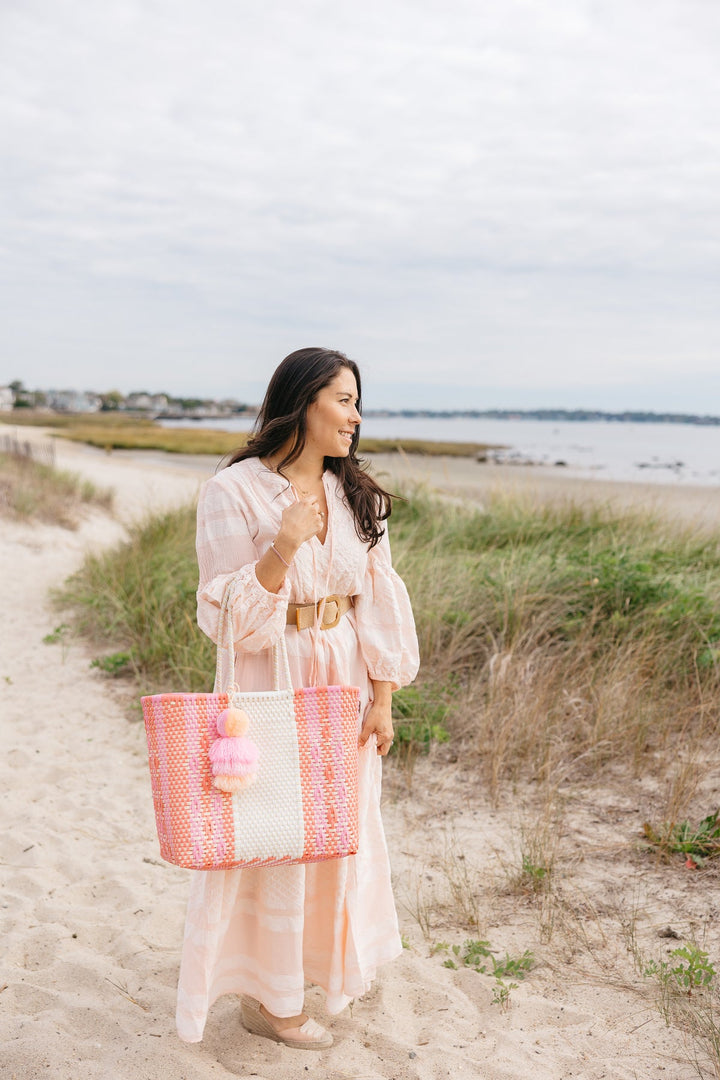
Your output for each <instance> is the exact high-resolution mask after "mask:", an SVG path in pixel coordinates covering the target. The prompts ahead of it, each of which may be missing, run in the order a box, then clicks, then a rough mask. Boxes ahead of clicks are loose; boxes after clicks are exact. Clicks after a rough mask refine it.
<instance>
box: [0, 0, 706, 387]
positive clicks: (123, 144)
mask: <svg viewBox="0 0 720 1080" xmlns="http://www.w3.org/2000/svg"><path fill="white" fill-rule="evenodd" d="M719 31H720V13H719V12H718V11H717V9H716V7H715V5H712V4H710V3H707V2H704V0H659V2H657V3H650V0H644V2H640V0H638V2H636V3H633V4H627V3H623V2H620V0H608V2H604V3H602V4H600V3H597V2H595V0H546V2H545V3H539V2H535V0H509V2H508V3H505V4H502V5H498V4H493V3H491V2H490V0H484V2H480V3H478V2H477V0H473V2H467V3H466V2H464V0H462V2H461V0H452V2H451V3H449V4H448V3H440V2H436V0H415V2H410V0H389V2H385V3H379V2H378V0H369V2H367V3H365V4H363V5H362V6H360V5H354V4H353V5H351V4H350V3H337V2H336V3H333V4H330V3H326V2H325V0H294V2H290V0H267V2H265V3H263V4H262V5H257V4H251V3H249V2H238V0H210V2H208V3H205V4H203V5H200V4H197V3H192V2H190V0H175V2H173V3H170V2H169V0H155V2H153V3H148V2H143V3H141V2H140V0H108V2H107V3H103V4H102V5H90V4H87V3H86V2H83V0H63V2H62V3H55V2H52V3H51V2H50V0H34V2H32V0H30V2H26V3H23V4H22V5H20V4H19V3H17V4H15V5H12V4H10V5H6V7H5V9H4V12H3V15H2V25H1V26H0V32H1V33H0V37H1V40H2V46H0V49H1V53H0V66H1V67H2V72H3V74H2V80H3V84H4V86H3V90H4V92H3V97H2V102H3V103H2V105H0V130H2V131H3V133H4V135H5V139H4V143H5V145H6V146H10V147H11V151H10V153H9V154H8V157H7V163H6V164H7V168H6V176H7V177H8V183H7V209H6V211H5V212H4V213H3V217H2V236H3V240H2V250H3V253H4V256H5V257H4V259H3V262H4V265H5V267H6V270H5V271H4V281H3V287H4V288H5V290H6V292H7V293H8V294H9V295H10V297H11V300H12V305H11V315H10V318H9V319H8V320H7V323H6V325H5V327H4V329H3V331H2V334H3V338H4V341H3V339H2V338H0V343H1V344H3V347H4V352H5V355H6V357H7V358H8V360H7V362H8V363H9V364H11V365H12V364H15V365H16V366H15V367H14V368H12V370H10V369H8V372H7V377H8V378H12V377H14V376H15V377H23V373H25V376H24V377H25V378H26V381H29V382H32V381H38V382H43V381H45V382H48V381H53V382H56V381H57V379H52V380H49V379H48V377H47V373H48V371H49V370H53V368H56V367H57V365H58V364H61V365H63V367H64V369H65V370H66V371H67V374H68V378H67V379H66V380H65V381H74V382H77V383H78V384H87V382H88V379H89V377H90V375H93V378H92V380H91V381H92V382H93V383H94V384H95V385H104V384H105V383H106V382H111V383H114V384H119V383H121V382H122V380H123V379H125V380H133V379H136V378H138V377H139V376H140V375H142V376H143V379H142V381H143V384H148V385H149V383H152V385H153V386H154V385H158V386H159V385H163V386H168V387H169V388H171V389H172V388H174V387H177V388H178V389H194V390H196V391H197V392H200V391H201V390H202V389H203V386H202V381H203V380H204V379H207V380H210V379H211V380H212V381H213V388H212V389H213V392H222V391H223V388H224V389H225V390H227V391H230V389H231V385H230V384H231V382H232V381H233V380H234V379H236V378H237V376H238V365H240V366H241V369H242V372H243V373H245V366H246V365H249V367H250V369H251V370H252V373H253V374H256V373H257V372H258V371H261V372H266V371H269V370H270V369H271V368H272V366H274V364H275V363H276V362H277V360H278V359H279V358H280V357H281V356H282V355H283V352H284V351H289V350H290V349H291V348H294V347H297V346H298V345H301V344H305V343H308V341H312V342H316V343H317V342H326V343H330V344H334V345H337V346H339V347H345V348H346V349H347V350H348V351H350V352H352V353H353V354H354V355H356V356H358V357H359V358H360V359H363V360H365V362H366V363H367V364H368V365H369V370H370V371H371V372H372V373H373V374H375V373H376V374H377V377H379V378H381V379H383V380H387V381H388V382H392V381H393V380H394V379H395V378H396V377H400V378H407V377H410V376H412V377H413V378H415V379H416V380H417V381H419V382H428V383H429V384H432V383H437V382H439V381H442V380H445V379H447V380H450V381H452V382H456V383H458V384H459V385H477V386H481V385H483V384H487V385H492V384H493V383H494V382H496V381H497V380H496V379H495V378H494V375H495V373H496V372H497V371H498V370H501V371H502V373H503V376H504V382H506V383H507V385H508V386H510V387H512V385H517V386H519V387H521V386H525V385H526V384H527V383H528V380H529V381H530V382H531V383H533V382H536V383H537V384H538V385H540V384H541V383H542V385H543V386H547V385H548V384H550V385H556V386H558V387H559V388H560V387H562V386H563V385H564V384H565V383H566V382H567V380H568V379H569V378H571V379H577V378H578V377H579V378H581V379H585V381H586V382H587V385H588V386H589V387H590V386H595V385H597V384H598V383H603V382H607V383H608V384H619V385H622V383H623V381H628V382H633V381H636V382H638V381H640V380H641V378H642V377H643V375H645V374H648V373H651V372H653V371H655V370H657V368H658V366H659V367H660V369H661V370H662V371H663V372H666V373H668V375H670V376H671V375H672V374H673V373H677V374H678V375H679V376H681V375H683V373H685V372H687V371H688V370H694V371H697V372H704V371H705V372H707V371H711V370H712V368H713V364H714V363H716V360H715V358H716V356H717V351H718V345H719V344H720V316H718V313H717V311H716V304H715V303H714V300H713V289H714V287H715V279H716V274H717V266H718V254H719V250H720V235H719V232H720V217H719V216H718V191H719V190H720V188H719V185H718V179H719V175H718V174H719V172H720V152H719V150H718V142H717V138H716V133H717V122H716V117H715V102H717V100H718V98H719V96H720V85H719V84H720V65H718V63H717V59H718V55H717V54H718V41H719ZM18 366H20V367H21V368H22V369H23V370H22V371H20V372H19V373H18ZM149 371H152V372H153V377H152V378H150V379H149V377H148V372H149ZM181 384H182V385H181Z"/></svg>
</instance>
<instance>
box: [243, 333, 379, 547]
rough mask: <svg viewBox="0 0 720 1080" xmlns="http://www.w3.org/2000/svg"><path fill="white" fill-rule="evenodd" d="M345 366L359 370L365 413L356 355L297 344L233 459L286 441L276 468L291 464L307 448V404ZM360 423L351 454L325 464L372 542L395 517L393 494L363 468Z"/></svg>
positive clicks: (269, 453) (263, 453) (262, 453)
mask: <svg viewBox="0 0 720 1080" xmlns="http://www.w3.org/2000/svg"><path fill="white" fill-rule="evenodd" d="M342 368H348V369H349V370H350V371H351V372H352V373H353V375H354V376H355V382H356V384H357V390H358V400H357V410H358V412H359V413H362V397H361V386H360V372H359V371H358V366H357V364H356V363H355V362H354V361H353V360H349V359H348V358H347V356H345V354H344V353H341V352H336V351H335V350H334V349H319V348H315V349H298V350H297V352H294V353H290V355H289V356H286V357H285V359H284V360H283V361H282V363H281V364H279V366H278V367H277V368H276V369H275V372H274V374H273V377H272V378H271V380H270V383H269V385H268V388H267V392H266V394H265V400H264V401H263V403H262V405H261V406H260V412H259V413H258V418H257V420H256V422H255V427H254V428H253V434H252V436H251V437H250V439H249V440H248V443H247V446H244V447H243V448H242V449H241V450H238V451H237V452H236V453H235V454H233V456H232V457H231V458H230V460H229V461H228V465H234V464H235V462H236V461H244V460H245V459H246V458H253V457H258V458H269V457H273V456H274V455H275V454H277V453H278V451H279V450H281V449H282V448H283V447H284V446H287V447H288V448H289V449H288V450H287V453H286V454H285V456H284V457H283V458H282V460H281V461H280V462H279V463H278V465H277V471H278V472H279V473H281V474H282V470H283V469H284V468H286V467H287V466H288V465H292V463H293V461H296V460H297V459H298V458H299V457H300V454H301V453H302V451H303V448H304V446H305V437H306V432H307V421H306V418H307V409H308V405H310V404H312V402H313V401H315V399H316V398H317V396H318V394H319V393H320V391H321V390H322V388H323V387H324V386H327V385H328V383H330V382H332V380H333V379H334V378H335V376H336V375H337V374H338V372H339V371H341V370H342ZM359 438H360V429H359V426H358V427H356V428H355V431H354V432H353V437H352V442H351V443H350V453H349V454H348V455H347V457H326V458H325V460H324V467H325V468H326V469H329V470H330V472H333V473H335V475H336V476H337V477H339V478H340V481H341V483H342V486H343V490H344V492H345V498H346V499H347V501H348V504H349V506H350V509H351V510H352V513H353V517H354V518H355V531H356V532H357V534H358V536H359V537H360V539H361V540H364V541H365V542H366V543H368V544H369V545H370V547H371V548H373V547H375V545H376V544H377V543H378V541H379V540H380V537H381V536H382V535H383V533H384V532H385V530H384V529H383V528H382V527H381V525H380V522H381V521H385V519H386V518H389V517H390V513H391V511H392V501H391V496H390V495H389V493H388V492H387V491H384V490H383V488H381V487H380V485H379V484H378V483H376V481H375V480H373V478H372V476H370V475H369V473H367V472H366V471H365V469H364V468H363V462H362V460H361V459H359V458H358V457H357V446H358V441H359Z"/></svg>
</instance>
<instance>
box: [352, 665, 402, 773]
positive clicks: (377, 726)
mask: <svg viewBox="0 0 720 1080" xmlns="http://www.w3.org/2000/svg"><path fill="white" fill-rule="evenodd" d="M373 691H374V699H373V701H372V702H371V703H370V708H369V709H368V711H367V712H366V714H365V720H364V721H363V726H362V730H361V732H360V739H359V741H358V745H359V747H360V749H361V750H362V749H363V747H364V746H365V745H366V744H367V741H368V739H369V738H370V736H371V735H375V738H376V739H377V752H378V754H380V756H381V757H386V756H387V754H388V752H389V750H390V747H391V746H392V744H393V735H394V731H393V722H392V686H391V684H390V683H381V682H375V681H373Z"/></svg>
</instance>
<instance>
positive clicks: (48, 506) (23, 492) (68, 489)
mask: <svg viewBox="0 0 720 1080" xmlns="http://www.w3.org/2000/svg"><path fill="white" fill-rule="evenodd" d="M112 502H113V494H112V492H111V491H101V490H98V489H97V488H96V487H95V486H94V484H92V483H91V482H90V481H89V480H83V479H82V478H81V477H80V476H77V475H76V474H75V473H71V472H67V471H65V470H62V469H56V468H54V467H53V466H51V465H46V464H44V463H42V462H38V461H35V460H33V458H31V457H28V456H26V455H15V454H6V453H3V454H0V514H2V515H3V516H4V517H10V518H14V519H16V520H20V521H29V520H34V521H43V522H46V523H47V524H50V525H61V526H62V527H63V528H66V529H76V528H77V526H78V524H79V522H80V518H81V516H82V513H83V510H84V509H86V508H87V507H89V506H98V507H101V508H102V509H104V510H110V509H111V508H112Z"/></svg>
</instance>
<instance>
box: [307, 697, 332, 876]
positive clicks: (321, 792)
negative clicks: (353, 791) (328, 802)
mask: <svg viewBox="0 0 720 1080" xmlns="http://www.w3.org/2000/svg"><path fill="white" fill-rule="evenodd" d="M303 697H304V699H305V715H306V717H307V726H308V736H309V739H310V784H311V794H312V816H313V825H314V847H315V852H314V855H315V858H318V859H322V857H323V856H324V855H325V853H326V849H327V845H328V835H327V831H328V821H327V811H326V807H325V783H324V778H325V775H324V774H325V768H324V761H323V758H324V755H323V738H322V736H323V732H322V726H321V704H322V703H321V700H320V695H319V694H318V692H317V689H316V688H315V687H305V688H304V693H303ZM306 849H307V844H306Z"/></svg>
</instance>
